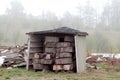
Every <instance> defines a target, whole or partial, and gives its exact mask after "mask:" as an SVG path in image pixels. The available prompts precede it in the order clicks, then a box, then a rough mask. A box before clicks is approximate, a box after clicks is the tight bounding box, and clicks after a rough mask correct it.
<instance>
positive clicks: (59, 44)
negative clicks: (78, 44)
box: [56, 42, 71, 48]
mask: <svg viewBox="0 0 120 80" xmlns="http://www.w3.org/2000/svg"><path fill="white" fill-rule="evenodd" d="M70 46H71V43H70V42H59V43H57V45H56V47H57V48H60V47H62V48H63V47H70Z"/></svg>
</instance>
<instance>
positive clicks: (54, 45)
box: [45, 42, 56, 48]
mask: <svg viewBox="0 0 120 80" xmlns="http://www.w3.org/2000/svg"><path fill="white" fill-rule="evenodd" d="M45 47H47V48H54V47H56V43H55V42H47V43H46V44H45Z"/></svg>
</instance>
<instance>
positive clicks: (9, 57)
mask: <svg viewBox="0 0 120 80" xmlns="http://www.w3.org/2000/svg"><path fill="white" fill-rule="evenodd" d="M0 49H1V51H0V57H1V61H2V64H1V66H2V67H19V66H24V67H25V66H26V62H25V58H24V54H26V52H25V50H27V45H24V46H13V47H6V48H5V47H4V48H3V47H0ZM1 61H0V62H1Z"/></svg>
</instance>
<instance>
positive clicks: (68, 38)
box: [64, 36, 74, 42]
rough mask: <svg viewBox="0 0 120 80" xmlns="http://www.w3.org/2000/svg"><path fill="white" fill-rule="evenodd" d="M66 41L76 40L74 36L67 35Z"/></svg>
mask: <svg viewBox="0 0 120 80" xmlns="http://www.w3.org/2000/svg"><path fill="white" fill-rule="evenodd" d="M64 41H67V42H73V41H74V37H72V36H65V37H64Z"/></svg>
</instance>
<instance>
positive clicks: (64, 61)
mask: <svg viewBox="0 0 120 80" xmlns="http://www.w3.org/2000/svg"><path fill="white" fill-rule="evenodd" d="M72 63H73V61H72V58H62V59H56V60H55V64H72Z"/></svg>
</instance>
